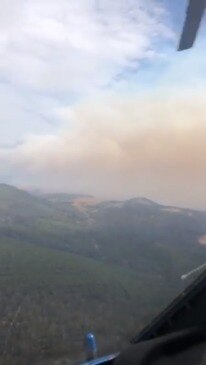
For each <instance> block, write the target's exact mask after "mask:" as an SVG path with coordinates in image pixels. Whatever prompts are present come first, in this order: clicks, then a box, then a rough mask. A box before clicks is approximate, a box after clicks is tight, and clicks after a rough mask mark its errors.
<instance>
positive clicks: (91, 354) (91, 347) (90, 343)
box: [85, 333, 97, 361]
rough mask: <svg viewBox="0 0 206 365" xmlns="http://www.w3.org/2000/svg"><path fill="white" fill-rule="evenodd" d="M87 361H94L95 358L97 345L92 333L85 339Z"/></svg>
mask: <svg viewBox="0 0 206 365" xmlns="http://www.w3.org/2000/svg"><path fill="white" fill-rule="evenodd" d="M85 346H86V356H87V361H91V360H94V359H95V358H96V356H97V343H96V339H95V336H94V334H93V333H88V334H87V335H86V338H85Z"/></svg>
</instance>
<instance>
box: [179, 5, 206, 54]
mask: <svg viewBox="0 0 206 365" xmlns="http://www.w3.org/2000/svg"><path fill="white" fill-rule="evenodd" d="M205 6H206V0H189V4H188V8H187V13H186V19H185V24H184V28H183V32H182V35H181V39H180V43H179V47H178V51H183V50H185V49H188V48H190V47H192V46H193V44H194V41H195V39H196V36H197V33H198V30H199V27H200V23H201V20H202V17H203V15H204V10H205Z"/></svg>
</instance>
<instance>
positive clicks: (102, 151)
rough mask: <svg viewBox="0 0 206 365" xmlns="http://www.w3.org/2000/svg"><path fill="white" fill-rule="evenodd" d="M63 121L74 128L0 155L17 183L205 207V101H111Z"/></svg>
mask: <svg viewBox="0 0 206 365" xmlns="http://www.w3.org/2000/svg"><path fill="white" fill-rule="evenodd" d="M59 115H61V117H63V116H64V118H66V119H68V120H69V121H70V123H73V124H72V128H71V127H70V128H69V129H64V130H61V131H60V133H59V134H58V135H47V136H44V137H37V136H30V137H27V139H26V140H25V141H24V143H23V144H21V145H19V146H17V147H16V148H14V149H9V150H8V149H7V150H5V149H4V150H1V152H0V159H1V162H2V163H1V166H3V164H4V165H7V167H8V166H9V167H10V170H13V172H15V174H16V176H17V177H18V179H17V181H18V182H19V183H20V184H24V185H25V184H30V186H31V185H32V184H33V185H34V186H38V187H41V188H45V189H46V188H47V189H50V190H53V191H55V190H56V191H68V192H84V193H90V194H95V195H98V196H102V197H104V198H127V197H132V196H146V197H149V198H152V199H155V200H157V201H163V202H165V203H169V204H178V205H184V206H193V207H198V208H205V207H206V144H205V140H206V126H205V115H206V100H205V96H204V95H202V94H199V93H197V92H196V93H194V94H193V93H189V94H187V95H185V94H179V95H174V96H171V95H169V94H164V95H156V96H150V97H149V96H142V98H141V99H140V98H137V97H133V98H130V99H125V98H124V99H121V98H120V97H116V96H114V95H110V96H108V97H107V98H106V97H105V99H104V100H103V99H102V100H101V101H98V100H92V101H91V102H87V103H82V104H79V105H78V106H76V107H73V108H68V109H64V110H60V111H59Z"/></svg>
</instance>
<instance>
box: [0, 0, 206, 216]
mask: <svg viewBox="0 0 206 365" xmlns="http://www.w3.org/2000/svg"><path fill="white" fill-rule="evenodd" d="M186 4H187V1H186V0H183V1H179V0H173V1H170V0H117V1H111V0H16V1H15V2H14V1H13V0H0V10H1V11H0V182H3V183H9V184H12V185H15V186H18V187H22V188H26V189H30V190H32V189H35V190H36V189H38V190H41V191H46V192H54V191H55V192H68V193H85V194H91V195H94V196H97V197H100V198H103V199H127V198H131V197H143V196H144V197H147V198H149V199H153V200H155V201H157V202H161V203H165V204H170V205H178V206H185V207H192V208H197V209H205V210H206V142H205V141H206V120H205V118H206V117H205V116H206V67H205V53H206V51H205V49H206V29H205V24H204V23H203V24H202V27H201V31H200V34H199V36H198V39H197V42H196V44H195V47H194V48H193V49H191V50H188V51H184V52H177V45H178V39H179V36H180V33H181V30H182V25H183V20H184V15H185V10H186Z"/></svg>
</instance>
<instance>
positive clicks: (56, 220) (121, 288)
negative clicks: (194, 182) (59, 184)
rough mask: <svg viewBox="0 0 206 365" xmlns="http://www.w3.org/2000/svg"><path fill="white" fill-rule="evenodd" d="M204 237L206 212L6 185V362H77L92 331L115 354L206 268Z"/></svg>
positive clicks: (0, 345)
mask: <svg viewBox="0 0 206 365" xmlns="http://www.w3.org/2000/svg"><path fill="white" fill-rule="evenodd" d="M205 235H206V214H205V213H204V212H196V211H192V210H187V209H180V208H171V207H165V206H162V205H159V204H156V203H154V202H151V201H149V200H147V199H138V198H135V199H132V200H128V201H120V202H115V201H114V202H98V201H95V199H92V198H91V197H86V196H73V195H67V194H60V195H59V194H55V195H54V194H52V195H48V194H47V195H38V196H35V195H33V194H30V193H27V192H24V191H21V190H19V189H16V188H14V187H11V186H8V185H0V323H1V326H0V338H1V340H0V363H1V364H2V365H4V364H5V365H6V364H9V365H10V364H11V365H18V364H19V365H20V364H21V365H27V364H41V363H42V364H55V361H57V363H58V364H60V363H61V361H67V362H68V363H69V361H70V362H71V363H74V362H75V361H78V360H82V359H83V357H84V352H83V338H84V335H85V333H86V332H87V331H94V332H95V333H96V335H97V339H98V342H99V347H100V353H107V352H110V351H117V350H118V348H119V347H120V346H123V345H126V343H127V342H128V341H129V339H130V338H131V337H132V336H133V335H134V334H135V333H137V332H138V331H139V330H140V329H141V328H142V327H143V326H144V325H145V324H146V323H147V322H148V321H149V320H150V319H151V318H152V317H153V316H154V315H155V314H156V313H157V312H159V311H160V310H161V309H162V308H163V307H164V306H165V305H166V304H167V303H168V302H169V300H171V299H172V298H173V297H174V296H175V295H176V294H177V293H178V292H179V291H180V290H182V289H183V288H184V285H186V284H187V283H183V282H182V281H181V280H180V276H181V274H183V273H184V272H186V271H188V270H190V269H192V268H194V267H195V266H196V265H199V264H202V263H203V262H204V261H206V248H205V243H206V240H205ZM67 362H66V363H67Z"/></svg>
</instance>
